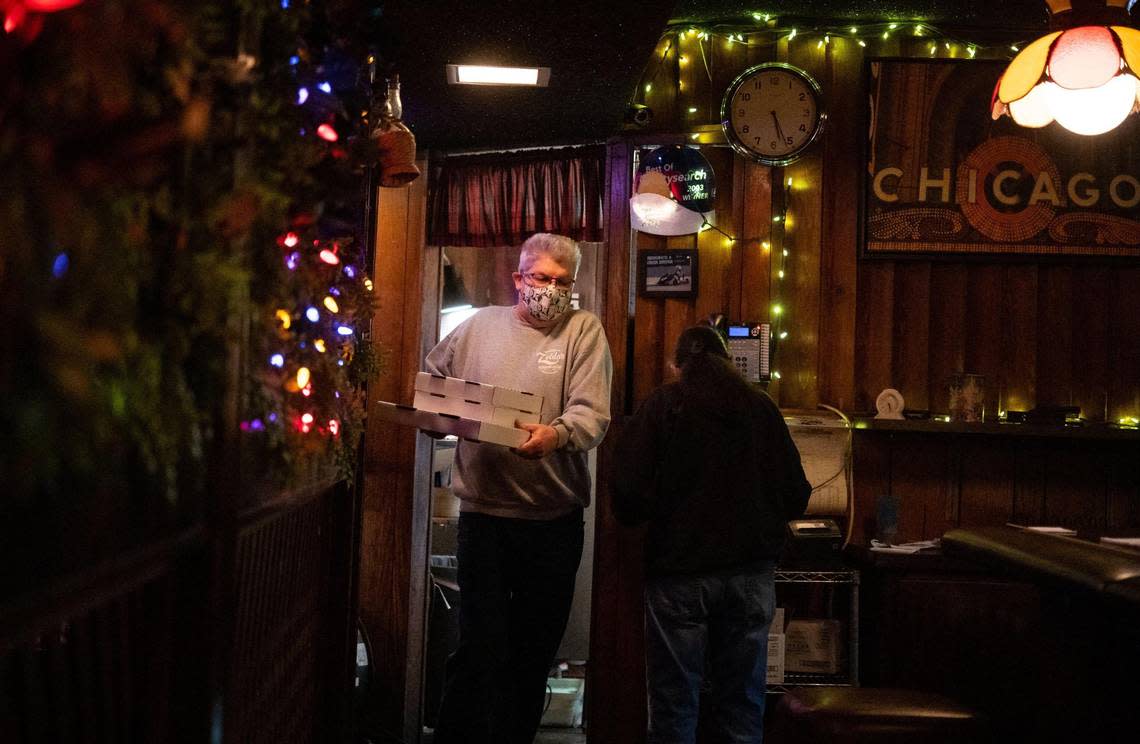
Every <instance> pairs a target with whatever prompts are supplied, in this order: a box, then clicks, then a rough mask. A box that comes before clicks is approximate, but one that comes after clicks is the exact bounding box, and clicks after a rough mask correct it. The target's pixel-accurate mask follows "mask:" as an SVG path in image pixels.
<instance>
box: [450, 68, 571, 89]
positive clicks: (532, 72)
mask: <svg viewBox="0 0 1140 744" xmlns="http://www.w3.org/2000/svg"><path fill="white" fill-rule="evenodd" d="M447 82H449V83H451V84H453V85H454V84H459V85H532V86H539V87H546V85H547V83H549V82H550V68H549V67H495V66H492V65H448V66H447Z"/></svg>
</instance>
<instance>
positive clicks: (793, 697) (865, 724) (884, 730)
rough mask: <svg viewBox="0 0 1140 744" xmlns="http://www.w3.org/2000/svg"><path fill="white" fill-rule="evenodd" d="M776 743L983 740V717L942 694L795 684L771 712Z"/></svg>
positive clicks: (957, 743)
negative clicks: (798, 685) (797, 685)
mask: <svg viewBox="0 0 1140 744" xmlns="http://www.w3.org/2000/svg"><path fill="white" fill-rule="evenodd" d="M771 733H772V736H771V739H772V741H773V742H775V743H776V744H818V743H819V742H827V743H828V744H914V742H922V744H984V743H985V742H986V741H987V740H988V735H987V731H986V727H985V723H984V721H983V719H982V718H981V717H980V716H979V715H978V714H977V713H976V712H975V711H973V710H971V709H970V708H967V707H966V706H964V705H961V704H960V703H957V702H955V701H953V700H950V699H949V698H947V697H945V696H943V695H937V694H934V693H930V692H921V691H918V690H899V689H886V688H862V687H798V688H794V689H792V690H789V691H788V692H787V693H786V694H784V695H783V696H782V697H781V699H780V701H779V703H777V705H776V708H775V710H774V711H773V722H772V731H771Z"/></svg>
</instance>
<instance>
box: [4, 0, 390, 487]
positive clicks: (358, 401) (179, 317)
mask: <svg viewBox="0 0 1140 744" xmlns="http://www.w3.org/2000/svg"><path fill="white" fill-rule="evenodd" d="M286 4H287V3H286ZM297 4H299V5H300V3H297ZM282 5H283V3H281V2H280V0H274V1H273V2H254V1H253V0H245V2H241V3H238V4H237V6H236V8H235V7H234V4H231V3H221V2H159V1H158V0H88V2H85V3H82V4H80V5H78V6H76V7H73V8H70V9H66V10H63V11H61V12H58V13H54V14H51V15H45V16H40V17H36V18H34V19H33V20H34V21H35V23H34V24H30V25H27V26H26V28H28V29H32V30H34V31H35V33H31V32H30V31H29V32H28V33H24V32H23V31H21V32H20V33H13V34H8V35H5V36H3V37H0V172H3V173H4V178H3V179H0V224H2V228H0V313H2V314H0V407H2V410H3V411H4V412H5V414H6V416H5V418H6V419H7V425H6V426H4V427H2V428H0V468H2V470H0V473H2V475H3V477H4V481H5V485H6V490H7V492H8V494H9V497H10V498H17V499H18V498H25V499H34V498H37V497H43V496H54V497H63V498H65V497H68V496H69V495H71V494H75V495H82V494H96V495H97V494H100V493H108V494H109V493H122V492H124V491H126V492H129V493H132V494H136V495H138V496H139V497H140V498H149V497H155V498H158V499H160V500H161V501H162V502H165V503H175V502H178V501H181V500H183V499H185V498H186V497H187V496H190V495H195V494H200V493H202V492H203V491H204V489H205V488H207V487H208V484H207V482H206V478H207V475H206V474H207V473H209V472H210V471H211V467H213V466H215V465H216V462H215V461H214V459H213V458H214V457H215V455H216V453H217V451H218V447H219V444H220V443H221V442H223V441H225V439H226V437H224V436H223V432H221V431H219V430H218V427H219V426H223V425H226V424H225V422H227V421H230V420H232V419H233V418H234V417H233V416H232V415H230V416H228V417H227V415H226V411H227V405H228V404H227V400H232V396H230V397H228V394H229V393H231V391H232V390H233V388H234V385H235V384H236V383H242V380H235V379H234V377H233V373H232V370H233V365H232V360H233V359H234V358H235V357H240V358H241V359H242V360H243V365H242V367H243V368H244V369H245V370H246V373H245V375H244V384H241V386H240V388H241V391H242V393H241V396H240V398H241V407H242V410H241V411H240V412H239V413H240V420H241V421H243V422H245V424H246V426H243V428H245V429H248V430H249V431H248V432H247V433H243V434H242V439H241V440H240V441H241V442H242V449H243V452H242V462H243V472H242V473H241V474H240V477H241V478H242V479H243V480H244V481H253V480H257V479H265V478H272V479H274V481H275V484H276V485H287V484H288V483H289V482H296V478H297V477H298V475H299V474H301V473H307V472H312V471H313V470H314V468H319V467H320V465H321V463H328V464H339V466H340V467H341V470H342V472H344V473H346V474H348V473H350V472H351V469H352V464H353V461H354V459H355V457H354V452H355V446H356V441H357V438H358V436H359V432H360V430H361V421H362V417H363V406H362V400H363V391H362V384H363V381H365V380H367V379H368V378H369V376H371V375H373V374H375V371H376V358H375V355H374V354H373V353H372V351H371V349H370V348H369V346H368V344H367V343H366V341H365V339H364V337H365V335H366V329H367V327H368V322H369V319H370V318H371V315H372V312H373V300H372V296H371V293H370V291H369V290H368V289H366V287H365V285H366V283H367V277H366V276H365V275H364V273H363V268H364V265H365V264H364V262H365V261H366V260H367V257H366V256H362V255H360V254H359V250H360V246H362V245H363V237H364V230H363V227H362V223H361V219H360V212H361V209H362V207H363V204H364V199H365V193H364V191H363V188H362V184H363V183H364V180H363V175H364V172H365V170H364V169H365V167H366V165H367V163H368V162H369V159H370V158H372V157H373V153H372V152H371V148H370V146H369V139H368V137H367V136H366V132H367V128H366V127H367V122H366V121H365V120H364V119H362V118H360V117H356V118H355V119H353V118H350V117H349V116H348V115H347V112H348V111H353V112H357V111H361V110H368V108H369V106H368V90H369V88H368V84H367V83H368V80H367V77H368V76H367V63H366V61H365V60H366V56H367V55H366V53H365V52H364V50H362V48H359V47H361V45H362V42H363V38H364V33H365V32H366V31H367V30H368V26H367V24H359V23H358V24H357V27H356V28H354V29H353V28H346V29H345V30H343V31H342V30H340V29H338V28H337V27H336V26H335V25H334V24H333V23H332V22H330V20H329V16H330V15H331V12H332V11H336V12H337V13H347V15H346V18H345V21H344V22H345V23H346V24H347V23H348V22H349V21H351V19H352V18H354V17H355V18H356V19H357V20H359V19H360V18H361V17H368V18H371V17H374V14H372V15H370V12H371V11H369V9H368V8H367V7H362V8H357V10H358V11H359V12H358V13H356V14H355V15H354V14H353V13H352V12H349V11H351V10H352V8H347V7H346V5H352V4H346V3H340V4H333V3H327V4H320V5H319V4H316V3H314V4H308V3H305V4H303V5H302V6H301V7H300V8H283V7H281V6H282ZM334 5H335V7H333V6H334ZM359 5H361V6H365V5H370V4H359ZM33 26H34V28H33ZM346 34H348V35H350V36H348V37H346V36H345V35H346ZM293 57H296V58H297V59H295V60H291V58H293ZM334 67H335V68H336V69H335V70H334V69H333V68H334ZM332 72H338V74H337V75H332V74H331V73H332ZM326 74H327V75H328V76H329V77H330V78H331V79H332V82H333V84H334V85H335V86H336V87H335V88H334V89H333V90H332V91H331V92H330V93H326V94H323V96H322V102H321V105H322V108H320V109H317V110H315V109H314V107H312V106H308V107H306V106H299V105H297V103H296V100H297V91H298V88H299V86H300V85H302V84H304V83H305V82H306V81H307V80H309V79H312V80H313V81H314V82H318V83H319V82H323V81H324V80H323V76H326ZM346 102H347V103H346ZM318 120H319V121H318ZM319 123H328V124H329V125H330V126H333V127H334V128H335V129H336V130H337V131H338V133H339V135H338V142H335V143H331V142H328V141H327V140H325V139H322V138H321V137H320V136H317V135H316V130H315V127H316V126H317V125H318V124H319ZM290 231H292V232H295V233H296V234H297V235H298V239H299V240H303V241H305V245H306V246H308V247H307V248H306V249H304V255H303V256H302V260H301V262H300V263H299V264H298V265H297V268H296V269H294V270H292V271H291V270H290V269H289V268H288V266H287V265H286V260H285V259H286V258H287V257H288V254H287V253H286V252H285V251H284V250H283V249H282V248H281V247H280V246H279V245H278V241H279V240H280V239H281V237H282V236H283V235H285V234H287V233H288V232H290ZM313 241H318V242H319V243H320V245H321V246H323V247H325V248H326V249H330V248H331V246H332V245H333V243H334V242H335V243H336V251H337V257H338V264H337V265H336V266H333V265H331V264H328V263H325V262H323V261H322V260H321V259H320V250H321V247H320V246H318V245H315V244H314V243H313ZM345 267H351V270H350V271H349V272H346V271H345ZM349 274H353V276H350V275H349ZM332 290H335V292H337V293H339V295H336V296H335V299H336V302H337V306H338V312H337V313H336V314H335V318H334V317H332V316H333V314H332V313H331V312H325V308H324V305H323V302H324V297H326V296H331V295H330V291H332ZM314 305H315V306H317V307H320V308H322V313H321V314H322V319H321V323H319V324H318V323H309V324H308V326H302V325H301V323H298V325H296V326H294V331H293V332H292V333H289V334H284V335H283V334H282V331H283V329H281V328H280V321H279V320H278V319H277V310H279V309H285V310H286V311H287V312H288V313H289V314H290V315H291V316H297V317H299V315H300V314H303V313H304V312H305V310H306V309H307V308H308V307H310V306H314ZM325 316H328V317H325ZM304 322H307V321H304ZM334 323H335V325H334ZM342 325H343V326H344V327H345V328H351V329H352V333H351V334H346V335H340V334H337V333H336V328H337V327H339V326H342ZM330 329H331V332H332V334H333V335H332V336H331V337H330V336H329V335H328V334H329V332H330ZM322 334H323V335H322ZM318 337H322V338H324V339H325V341H326V343H327V346H326V348H327V351H326V352H325V353H321V352H319V351H316V350H315V349H314V347H313V343H314V341H315V340H316V339H317V338H318ZM272 353H282V354H283V355H284V356H285V357H286V358H288V359H289V362H288V363H287V364H286V365H285V366H284V367H282V368H277V367H272V366H271V365H268V364H267V359H268V356H269V355H270V354H272ZM338 361H340V362H343V364H338ZM302 362H303V363H304V365H307V366H308V367H309V369H310V371H311V376H312V383H311V391H310V395H308V396H305V395H303V394H302V393H301V391H300V390H298V391H296V392H293V391H290V390H289V389H287V387H286V385H287V383H288V379H289V375H292V377H293V379H294V381H295V378H296V370H297V367H298V366H300V365H301V363H302ZM301 411H303V412H308V413H311V414H312V415H313V416H314V420H315V421H318V422H319V423H318V424H317V425H316V426H314V427H311V428H310V429H309V430H308V431H307V432H305V431H302V430H301V429H302V427H298V426H297V425H296V423H295V422H296V421H297V420H298V418H299V416H300V415H303V414H302V413H300V412H301ZM270 416H274V417H275V419H276V420H275V421H270V420H269V417H270ZM257 420H260V422H261V426H260V427H252V428H251V422H252V421H257ZM333 420H335V421H337V422H338V423H337V425H336V426H335V427H333V428H335V429H337V430H338V431H336V432H331V431H330V427H329V424H328V422H329V421H333Z"/></svg>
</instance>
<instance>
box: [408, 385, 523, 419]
mask: <svg viewBox="0 0 1140 744" xmlns="http://www.w3.org/2000/svg"><path fill="white" fill-rule="evenodd" d="M412 405H413V406H415V407H416V408H419V409H421V410H424V411H435V412H437V413H448V414H451V415H452V416H459V417H461V418H469V419H474V420H476V421H483V422H486V423H490V424H495V425H497V426H506V427H510V428H514V425H515V422H516V421H518V422H520V423H524V424H537V423H538V414H537V413H528V412H526V411H520V410H519V409H517V408H508V407H506V406H493V405H491V404H489V403H479V402H478V401H474V400H465V399H463V398H453V397H452V396H450V395H440V394H439V393H429V392H427V391H424V390H417V391H416V396H415V398H414V399H413V400H412Z"/></svg>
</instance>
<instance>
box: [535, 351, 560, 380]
mask: <svg viewBox="0 0 1140 744" xmlns="http://www.w3.org/2000/svg"><path fill="white" fill-rule="evenodd" d="M565 356H566V354H565V353H564V352H563V351H562V349H551V350H550V351H540V352H538V371H539V372H541V373H542V374H544V375H556V374H558V373H559V372H561V371H562V360H563V358H564V357H565Z"/></svg>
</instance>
